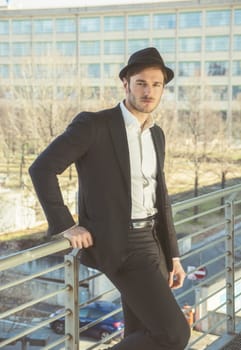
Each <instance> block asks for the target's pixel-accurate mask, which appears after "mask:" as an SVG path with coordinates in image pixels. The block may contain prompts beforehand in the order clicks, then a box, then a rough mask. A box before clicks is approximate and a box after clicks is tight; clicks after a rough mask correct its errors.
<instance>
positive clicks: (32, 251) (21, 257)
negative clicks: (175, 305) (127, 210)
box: [0, 185, 241, 350]
mask: <svg viewBox="0 0 241 350" xmlns="http://www.w3.org/2000/svg"><path fill="white" fill-rule="evenodd" d="M239 193H241V185H235V186H232V187H229V188H226V189H221V190H217V191H213V192H210V193H208V194H205V195H202V196H199V197H195V198H191V199H187V200H184V201H182V202H178V203H175V204H174V205H173V206H172V207H173V211H174V213H175V214H177V213H178V212H180V213H182V212H183V210H185V209H190V208H192V207H195V206H199V205H202V204H204V203H205V202H211V203H212V205H213V206H215V208H214V209H213V208H212V209H208V210H206V209H205V208H202V207H201V208H202V210H203V211H202V213H201V214H199V215H198V216H197V215H195V214H192V212H191V210H187V211H186V212H183V215H184V216H185V215H186V214H187V216H188V218H189V220H190V221H191V220H193V219H194V218H197V219H199V216H200V217H202V216H204V215H207V214H210V215H213V213H214V212H215V211H216V210H219V209H220V208H222V210H221V214H220V217H219V215H216V216H217V218H215V220H216V219H217V220H218V225H217V224H216V223H215V225H214V224H213V223H212V222H210V225H208V226H207V225H206V224H205V230H204V228H202V229H200V227H202V226H200V227H198V231H194V232H192V229H191V230H190V231H191V232H190V234H189V236H188V237H189V239H188V241H187V242H186V243H188V242H189V240H190V242H191V240H192V239H195V238H196V236H197V235H200V234H202V233H205V232H208V231H209V230H210V231H212V229H214V228H215V229H216V228H217V227H219V226H220V224H221V225H222V228H223V230H224V232H226V234H224V235H222V236H220V237H219V236H216V237H215V245H216V244H220V243H222V242H225V247H224V250H222V254H221V253H220V255H219V256H218V257H217V256H215V257H213V258H212V256H210V257H209V260H207V261H205V266H209V265H212V264H213V263H216V261H217V260H219V259H225V266H227V267H228V268H227V271H226V270H223V271H221V272H218V273H214V274H213V275H212V276H210V277H208V278H207V279H205V280H204V281H203V282H199V284H198V286H199V288H200V291H199V292H198V293H199V294H198V295H195V304H190V308H193V307H194V305H195V307H196V309H197V310H199V308H200V310H201V307H202V306H203V305H204V307H205V303H206V304H207V302H208V300H210V297H214V295H215V294H217V292H218V291H219V292H220V291H222V290H226V293H227V296H228V300H227V301H225V303H223V304H225V305H226V304H228V302H230V307H229V305H227V307H228V309H227V312H226V317H225V318H224V319H221V321H218V322H216V323H215V325H212V328H215V327H219V324H220V327H221V323H222V324H223V323H226V330H228V332H233V331H234V329H235V321H234V319H235V309H234V304H235V298H236V297H237V295H235V278H234V277H235V275H234V273H235V268H237V264H234V260H233V259H234V252H235V249H239V248H240V247H236V246H235V245H234V244H233V242H234V233H235V234H236V233H237V230H236V224H235V223H237V222H238V220H239V219H240V218H241V215H239V212H238V211H239V210H236V209H235V210H234V208H239V207H238V205H239V204H240V203H241V201H240V199H238V198H240V195H239V197H238V198H237V197H236V196H237V194H239ZM221 198H223V199H225V204H223V205H222V206H220V205H218V202H217V200H218V199H221ZM200 210H201V209H200ZM223 218H224V219H225V220H224V219H223ZM178 220H179V221H178ZM189 220H188V221H189ZM184 221H185V222H186V221H187V220H186V219H185V220H184V219H182V220H180V219H177V220H176V221H175V225H177V224H180V223H182V222H184ZM215 222H216V221H215ZM220 229H221V228H220ZM183 242H184V243H185V241H183ZM212 245H213V241H212V242H209V243H208V244H205V249H207V247H208V248H209V249H210V247H212ZM187 247H189V246H187ZM184 248H185V249H186V247H184ZM203 250H204V248H203V246H202V247H200V246H195V249H194V252H191V253H189V251H188V250H186V251H183V253H182V259H184V260H185V259H188V258H189V257H191V255H193V253H194V254H200V253H201V252H202V251H203ZM64 251H68V252H67V255H65V259H64V262H63V263H62V264H58V265H57V266H56V267H54V268H53V267H52V268H51V270H53V269H54V270H55V269H56V268H59V267H60V268H63V267H64V276H65V280H64V284H65V286H64V287H61V288H60V286H59V285H58V286H57V287H56V286H55V287H54V288H56V289H57V290H56V291H55V290H54V291H50V292H48V294H46V295H45V296H42V295H41V296H40V297H37V298H34V300H31V301H27V302H25V303H23V304H22V305H21V307H20V306H19V307H17V308H16V307H15V308H14V309H12V310H11V311H10V310H7V311H5V313H2V317H3V316H6V315H7V316H9V315H10V314H12V313H13V312H15V311H18V310H20V309H21V310H22V309H25V308H26V306H30V305H34V304H36V303H38V302H39V301H44V300H45V299H49V297H52V296H58V295H59V294H61V293H63V291H64V293H65V292H66V293H65V294H64V305H65V308H66V310H68V312H69V313H68V315H67V314H66V320H65V322H66V323H65V326H66V328H65V330H66V336H65V337H63V338H61V339H62V340H61V339H60V340H58V341H57V342H56V344H57V343H58V344H60V343H62V342H63V341H65V349H67V350H70V349H71V350H72V349H73V348H74V349H79V346H78V345H77V344H78V342H79V329H78V325H79V322H78V320H79V312H78V309H79V307H83V305H85V304H89V303H90V302H91V301H93V300H95V299H96V300H97V299H99V298H102V297H103V296H105V295H106V294H108V293H109V292H110V291H111V292H112V290H109V291H104V292H102V293H99V294H98V296H95V295H93V297H92V298H89V299H88V301H85V302H84V303H83V302H82V301H81V302H80V301H79V295H78V288H79V285H80V284H79V283H80V280H79V257H78V254H79V253H80V251H79V250H78V249H74V250H72V249H71V244H70V242H69V240H68V239H66V238H64V237H63V235H62V234H58V235H56V236H54V237H51V238H50V241H49V242H47V243H43V244H40V245H38V246H35V247H32V248H29V249H26V250H23V251H20V252H17V253H14V254H11V255H9V256H5V257H3V258H0V272H1V271H4V270H8V269H12V268H14V267H16V266H19V265H22V264H24V263H28V262H32V261H34V260H37V259H41V258H44V257H48V256H49V255H52V254H56V253H60V252H64ZM228 253H229V254H228ZM63 265H64V266H63ZM199 265H200V266H202V265H203V264H201V263H200V264H199ZM199 265H198V266H196V267H195V269H194V270H193V269H192V271H190V273H189V275H191V274H193V273H195V271H198V270H199V267H200V266H199ZM234 267H235V268H234ZM48 271H49V269H47V270H46V269H44V270H43V271H42V272H41V274H44V273H48ZM225 271H226V277H225ZM230 274H232V276H229V280H228V279H227V275H230ZM36 275H39V273H37V274H36V273H35V274H33V275H31V278H30V277H25V276H24V277H23V278H21V279H20V280H19V281H18V284H21V283H23V282H25V281H27V280H31V279H34V278H35V277H36ZM99 275H100V273H97V276H99ZM221 276H223V278H224V281H225V280H228V281H229V283H226V284H225V283H224V285H223V288H221V287H219V288H218V290H216V289H215V291H214V292H212V293H211V295H208V296H205V290H204V294H202V293H201V288H202V286H203V285H204V284H205V288H206V286H207V285H208V283H209V281H213V280H215V279H217V277H221ZM93 278H94V276H89V277H88V278H87V279H88V280H91V279H93ZM82 282H83V281H82ZM14 285H17V283H16V282H8V283H6V284H5V286H3V288H1V289H2V290H5V289H6V288H7V287H9V286H10V287H13V286H14ZM225 288H226V289H225ZM113 290H114V288H113ZM197 291H198V289H196V287H195V284H193V285H192V288H191V290H190V289H189V290H188V293H187V291H184V292H183V293H181V294H179V295H177V300H179V298H182V299H183V298H184V296H185V299H186V296H187V295H188V294H190V292H191V293H194V292H195V294H196V292H197ZM234 295H235V298H234ZM191 305H192V306H191ZM222 306H223V305H221V307H222ZM218 308H220V305H219V306H218ZM218 308H217V307H216V309H218ZM214 310H215V309H214ZM197 314H198V315H200V317H199V318H197V319H196V321H195V322H192V326H195V324H197V323H198V324H199V327H204V328H200V329H202V331H203V332H204V333H203V335H202V336H201V337H198V338H197V339H195V340H194V341H193V342H192V343H191V344H189V346H191V345H192V344H194V343H197V342H198V341H199V340H200V339H201V338H202V337H204V336H205V334H208V333H207V331H206V330H205V327H206V325H205V324H204V325H202V323H203V322H204V323H205V322H206V320H207V319H208V317H207V315H205V317H204V315H202V316H201V314H199V313H197ZM58 317H59V315H58V316H56V319H57V318H58ZM50 321H51V320H50V319H48V320H45V321H44V322H40V323H39V324H38V325H37V326H35V328H34V330H37V329H40V327H42V326H43V325H45V323H46V324H47V323H48V324H49V323H50ZM190 324H191V323H190ZM200 325H201V326H200ZM86 328H87V326H86ZM208 330H211V328H209V329H208ZM31 332H32V331H31ZM27 333H30V331H26V330H24V333H20V334H18V335H15V336H14V337H13V338H11V339H5V340H4V342H1V343H0V347H2V346H4V345H7V344H10V342H11V341H12V340H13V339H19V337H21V336H22V335H24V334H27ZM102 342H103V340H102ZM98 343H100V342H98ZM98 343H96V344H95V346H91V347H90V348H88V349H92V348H96V346H97V345H98ZM54 346H55V345H54V343H51V345H49V346H47V347H46V349H52V348H53V347H54ZM189 348H190V347H188V349H189Z"/></svg>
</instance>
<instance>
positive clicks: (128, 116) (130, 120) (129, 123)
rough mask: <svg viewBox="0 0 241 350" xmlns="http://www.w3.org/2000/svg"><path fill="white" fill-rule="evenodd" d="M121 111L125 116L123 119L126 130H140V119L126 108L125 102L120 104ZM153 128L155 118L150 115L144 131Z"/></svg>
mask: <svg viewBox="0 0 241 350" xmlns="http://www.w3.org/2000/svg"><path fill="white" fill-rule="evenodd" d="M120 109H121V112H122V115H123V119H124V122H125V126H126V128H135V129H137V130H140V123H139V121H138V119H137V118H136V117H135V116H134V114H132V113H131V112H130V111H129V110H128V109H127V108H126V106H125V103H124V101H121V102H120ZM153 126H154V121H153V117H152V116H151V115H149V116H148V118H147V120H146V122H145V125H144V128H143V131H144V130H146V129H150V128H151V127H153Z"/></svg>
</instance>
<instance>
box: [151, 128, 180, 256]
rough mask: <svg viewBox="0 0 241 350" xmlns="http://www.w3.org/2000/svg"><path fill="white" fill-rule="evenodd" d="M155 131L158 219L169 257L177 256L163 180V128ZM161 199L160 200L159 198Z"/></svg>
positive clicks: (176, 246)
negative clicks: (161, 224)
mask: <svg viewBox="0 0 241 350" xmlns="http://www.w3.org/2000/svg"><path fill="white" fill-rule="evenodd" d="M156 129H157V133H158V135H159V137H158V140H159V142H158V145H159V156H160V157H159V160H160V172H159V174H158V176H159V184H160V187H158V190H159V191H158V192H157V195H158V201H157V202H158V203H159V206H160V208H162V211H161V212H162V215H161V217H160V221H162V223H163V225H164V226H163V227H164V230H165V231H166V232H167V237H168V241H169V244H168V247H169V249H168V250H169V253H168V255H169V256H170V258H172V257H178V256H179V249H178V243H177V235H176V230H175V227H174V222H173V217H172V208H171V201H170V197H169V194H168V190H167V186H166V180H165V173H164V163H165V135H164V133H163V130H162V129H161V128H160V127H157V128H156ZM161 199H162V200H161ZM160 239H161V238H160Z"/></svg>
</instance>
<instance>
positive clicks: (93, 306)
mask: <svg viewBox="0 0 241 350" xmlns="http://www.w3.org/2000/svg"><path fill="white" fill-rule="evenodd" d="M118 308H119V306H118V305H116V304H114V303H112V302H109V301H104V300H101V301H96V302H93V303H90V304H89V305H87V306H85V307H82V308H80V311H79V326H80V328H81V327H83V326H85V325H87V324H88V323H90V322H93V321H95V320H97V319H99V318H101V317H103V316H105V315H107V314H108V313H110V312H112V311H114V310H117V309H118ZM60 311H62V310H58V311H57V312H55V313H53V314H51V315H50V317H53V316H56V315H57V314H58V313H60ZM50 327H51V328H52V329H53V331H54V332H55V333H57V334H63V333H64V331H65V318H64V317H63V318H60V319H58V320H56V321H53V322H51V323H50ZM123 328H124V321H123V313H122V311H121V312H118V313H116V314H114V315H112V316H110V317H108V318H106V319H104V320H103V321H100V322H99V323H97V324H96V325H94V326H92V327H91V328H89V329H88V330H86V331H84V332H81V334H82V335H85V336H89V337H92V338H95V339H104V338H106V337H107V336H108V335H110V334H112V333H114V332H116V331H118V330H121V329H123Z"/></svg>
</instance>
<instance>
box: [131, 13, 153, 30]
mask: <svg viewBox="0 0 241 350" xmlns="http://www.w3.org/2000/svg"><path fill="white" fill-rule="evenodd" d="M148 29H149V15H135V16H128V30H148Z"/></svg>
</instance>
